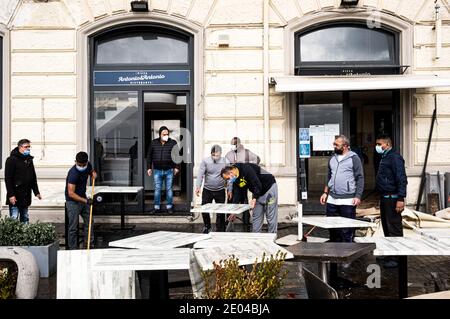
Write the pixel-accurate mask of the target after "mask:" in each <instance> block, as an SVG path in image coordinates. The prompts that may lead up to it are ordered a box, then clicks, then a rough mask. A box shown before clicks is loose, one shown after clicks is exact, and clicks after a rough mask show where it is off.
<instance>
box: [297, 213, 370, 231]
mask: <svg viewBox="0 0 450 319" xmlns="http://www.w3.org/2000/svg"><path fill="white" fill-rule="evenodd" d="M301 222H302V223H303V224H307V225H311V226H315V227H320V228H326V229H333V228H370V227H377V224H375V223H369V222H365V221H362V220H357V219H352V218H346V217H338V216H337V217H334V216H333V217H332V216H308V217H302V218H301Z"/></svg>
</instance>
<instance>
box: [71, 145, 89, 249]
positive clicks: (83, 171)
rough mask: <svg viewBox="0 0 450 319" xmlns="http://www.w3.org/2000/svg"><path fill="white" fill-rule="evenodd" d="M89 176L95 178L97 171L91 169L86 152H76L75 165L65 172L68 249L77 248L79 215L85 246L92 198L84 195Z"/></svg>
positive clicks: (85, 245) (85, 244)
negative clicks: (82, 225)
mask: <svg viewBox="0 0 450 319" xmlns="http://www.w3.org/2000/svg"><path fill="white" fill-rule="evenodd" d="M89 176H90V177H91V178H94V179H95V178H97V173H96V172H95V171H94V170H93V168H92V165H91V163H89V162H88V154H87V153H86V152H78V153H77V155H76V156H75V165H73V166H72V168H71V169H70V170H69V172H68V173H67V178H66V189H65V195H66V209H67V217H68V223H69V225H68V235H67V237H68V238H67V242H68V246H69V249H78V242H77V231H78V219H79V217H80V215H81V217H82V218H83V224H84V247H87V242H88V232H89V209H90V205H93V203H94V202H93V200H92V198H88V197H87V196H86V184H87V182H88V179H89ZM93 229H94V223H93V222H92V225H91V243H90V247H91V248H92V247H93V246H94V245H93V243H94V232H93Z"/></svg>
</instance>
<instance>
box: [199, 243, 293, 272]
mask: <svg viewBox="0 0 450 319" xmlns="http://www.w3.org/2000/svg"><path fill="white" fill-rule="evenodd" d="M278 251H281V252H283V253H286V257H285V259H292V258H294V256H293V255H292V253H291V252H289V251H287V250H286V249H284V248H282V247H280V246H278V245H277V244H275V243H273V242H270V241H259V242H256V241H250V242H245V243H239V244H231V245H227V246H222V247H212V248H206V249H197V250H194V256H195V258H196V260H197V262H198V265H199V266H200V268H201V269H203V270H212V269H213V268H214V266H213V262H217V263H218V262H220V261H221V260H224V259H228V258H230V257H231V256H232V255H234V256H236V258H238V259H239V265H251V264H254V263H255V261H256V259H258V261H261V260H262V257H263V253H265V254H266V260H267V259H270V255H274V256H275V254H276V253H277V252H278Z"/></svg>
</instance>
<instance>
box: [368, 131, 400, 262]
mask: <svg viewBox="0 0 450 319" xmlns="http://www.w3.org/2000/svg"><path fill="white" fill-rule="evenodd" d="M375 150H376V152H377V153H378V154H381V161H380V165H379V167H378V173H377V176H376V188H377V191H378V192H379V193H380V213H381V224H382V226H383V232H384V236H385V237H402V236H403V224H402V212H403V210H404V209H405V197H406V186H407V184H408V179H407V177H406V172H405V160H404V159H403V157H402V156H401V155H400V154H398V153H397V152H395V151H394V150H393V148H392V140H391V138H390V137H389V136H387V135H380V136H379V137H378V138H377V140H376V146H375ZM384 266H385V267H386V268H390V267H396V266H397V261H396V260H395V259H386V262H385V264H384Z"/></svg>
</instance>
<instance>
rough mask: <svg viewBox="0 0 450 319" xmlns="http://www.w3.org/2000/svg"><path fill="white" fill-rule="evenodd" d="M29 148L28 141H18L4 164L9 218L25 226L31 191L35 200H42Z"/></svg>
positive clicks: (27, 218)
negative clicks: (17, 220)
mask: <svg viewBox="0 0 450 319" xmlns="http://www.w3.org/2000/svg"><path fill="white" fill-rule="evenodd" d="M30 148H31V146H30V141H29V140H27V139H22V140H20V141H19V142H18V143H17V147H16V148H15V149H13V150H12V151H11V155H10V156H9V157H8V158H7V159H6V163H5V184H6V192H7V194H6V205H8V206H9V216H10V217H11V218H15V219H19V220H20V221H21V222H22V223H26V224H28V221H29V216H28V207H29V206H30V205H31V191H33V193H34V195H35V196H36V197H37V198H39V199H42V197H41V194H40V193H39V188H38V184H37V178H36V171H35V169H34V164H33V156H31V155H30Z"/></svg>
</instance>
